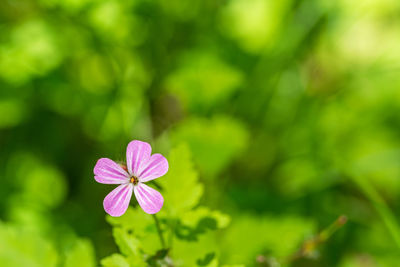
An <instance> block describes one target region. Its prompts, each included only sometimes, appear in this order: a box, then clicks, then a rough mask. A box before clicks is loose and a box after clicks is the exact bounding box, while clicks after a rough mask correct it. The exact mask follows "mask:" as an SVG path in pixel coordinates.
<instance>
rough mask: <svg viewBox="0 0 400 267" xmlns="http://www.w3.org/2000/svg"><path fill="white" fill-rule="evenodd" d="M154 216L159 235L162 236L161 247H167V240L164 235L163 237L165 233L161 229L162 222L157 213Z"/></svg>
mask: <svg viewBox="0 0 400 267" xmlns="http://www.w3.org/2000/svg"><path fill="white" fill-rule="evenodd" d="M153 218H154V222H155V223H156V227H157V232H158V237H159V238H160V243H161V247H162V248H165V241H164V237H163V234H162V231H161V227H160V222H159V221H158V218H157V216H156V215H155V214H153Z"/></svg>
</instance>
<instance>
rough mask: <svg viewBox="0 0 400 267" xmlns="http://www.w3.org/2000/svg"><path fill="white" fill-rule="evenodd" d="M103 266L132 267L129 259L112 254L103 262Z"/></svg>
mask: <svg viewBox="0 0 400 267" xmlns="http://www.w3.org/2000/svg"><path fill="white" fill-rule="evenodd" d="M100 263H101V266H103V267H130V265H129V263H128V261H127V259H126V258H125V257H124V256H122V255H121V254H117V253H115V254H112V255H111V256H108V257H106V258H103V259H102V260H101V261H100Z"/></svg>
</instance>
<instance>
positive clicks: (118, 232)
mask: <svg viewBox="0 0 400 267" xmlns="http://www.w3.org/2000/svg"><path fill="white" fill-rule="evenodd" d="M113 236H114V240H115V243H116V244H117V245H118V248H119V250H120V251H121V253H122V254H123V255H125V256H131V255H134V256H137V255H139V253H140V252H139V246H140V241H139V240H138V239H137V238H136V237H135V236H133V235H132V234H131V233H130V232H129V231H128V230H125V229H122V228H119V227H114V228H113Z"/></svg>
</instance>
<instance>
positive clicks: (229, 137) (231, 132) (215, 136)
mask: <svg viewBox="0 0 400 267" xmlns="http://www.w3.org/2000/svg"><path fill="white" fill-rule="evenodd" d="M171 139H172V141H173V143H175V144H177V143H181V142H186V143H187V144H188V145H189V147H190V150H191V151H192V153H193V158H194V160H195V162H196V163H197V164H198V165H199V167H200V168H201V170H202V171H203V172H204V174H205V175H204V177H205V178H209V177H214V176H215V175H217V174H218V173H219V172H220V171H222V170H223V169H224V168H226V167H227V166H228V164H229V163H230V162H231V161H232V160H233V159H234V158H235V157H236V156H237V155H239V153H240V152H241V151H243V149H244V148H245V147H246V146H247V142H248V133H247V130H246V128H245V127H244V125H242V124H241V123H240V122H239V121H237V120H235V119H233V118H230V117H226V116H215V117H213V118H212V119H204V118H191V119H188V120H186V121H184V122H182V124H180V125H179V126H178V127H177V128H176V129H175V130H174V131H172V133H171ZM170 165H172V164H170Z"/></svg>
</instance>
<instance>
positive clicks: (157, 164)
mask: <svg viewBox="0 0 400 267" xmlns="http://www.w3.org/2000/svg"><path fill="white" fill-rule="evenodd" d="M126 165H127V167H125V166H121V165H119V164H118V163H115V162H114V161H112V160H111V159H107V158H101V159H99V160H98V161H97V163H96V166H95V167H94V175H95V176H94V179H95V180H96V181H97V182H99V183H102V184H119V186H118V187H117V188H115V189H114V190H113V191H111V193H109V194H108V195H107V196H106V197H105V198H104V202H103V206H104V210H105V211H106V212H107V213H108V214H110V215H111V216H114V217H118V216H121V215H122V214H124V213H125V211H126V210H127V209H128V206H129V202H130V200H131V197H132V191H133V192H134V193H135V197H136V199H137V201H138V202H139V205H140V207H141V208H142V209H143V210H144V211H145V212H146V213H148V214H154V213H157V212H159V211H160V210H161V207H162V206H163V203H164V198H163V197H162V195H161V194H160V193H159V192H158V191H156V190H154V189H153V188H151V187H149V186H147V185H145V184H144V183H145V182H148V181H151V180H153V179H156V178H158V177H160V176H163V175H164V174H166V173H167V171H168V161H167V159H166V158H164V156H162V155H161V154H153V155H151V146H150V145H149V144H148V143H146V142H141V141H137V140H134V141H132V142H130V143H129V144H128V147H127V149H126Z"/></svg>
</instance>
